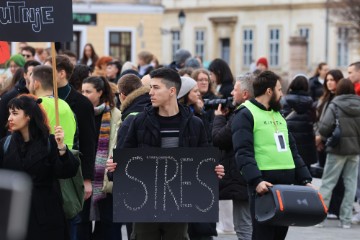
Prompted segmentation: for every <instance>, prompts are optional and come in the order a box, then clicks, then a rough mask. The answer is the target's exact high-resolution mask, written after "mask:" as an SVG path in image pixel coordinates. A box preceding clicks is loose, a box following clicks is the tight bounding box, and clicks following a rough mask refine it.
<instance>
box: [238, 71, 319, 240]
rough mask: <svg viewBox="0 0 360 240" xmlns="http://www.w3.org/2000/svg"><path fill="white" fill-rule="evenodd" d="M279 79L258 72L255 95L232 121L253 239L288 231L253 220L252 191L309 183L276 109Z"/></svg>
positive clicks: (275, 236)
mask: <svg viewBox="0 0 360 240" xmlns="http://www.w3.org/2000/svg"><path fill="white" fill-rule="evenodd" d="M279 80H280V77H279V76H277V75H276V74H275V73H273V72H270V71H265V72H262V73H261V74H260V75H259V76H258V77H257V78H256V79H255V80H254V83H253V87H254V96H255V98H254V99H251V100H248V101H246V102H245V103H243V104H242V105H241V107H240V109H239V111H238V112H237V113H236V115H235V118H234V120H233V123H232V139H233V144H234V151H235V160H236V163H237V165H238V168H239V170H240V171H241V173H242V175H243V177H244V178H245V180H246V182H247V184H248V186H249V193H250V194H251V195H250V210H251V217H252V221H253V235H252V239H253V240H258V239H259V240H267V239H269V240H280V239H285V237H286V234H287V231H288V227H278V226H269V225H265V224H259V223H257V221H256V220H255V211H254V201H255V196H256V194H260V195H262V194H265V193H266V192H268V191H269V190H268V187H271V186H272V185H273V184H303V185H309V186H312V185H311V180H312V179H311V176H310V173H309V171H308V169H307V167H306V165H305V163H304V162H303V160H302V158H301V157H300V155H299V154H298V151H297V149H296V144H295V141H294V139H293V138H292V136H291V134H290V133H289V132H288V129H287V125H286V121H285V119H284V118H283V117H282V115H281V114H280V113H279V110H280V108H281V105H280V99H281V96H282V91H281V84H280V81H279Z"/></svg>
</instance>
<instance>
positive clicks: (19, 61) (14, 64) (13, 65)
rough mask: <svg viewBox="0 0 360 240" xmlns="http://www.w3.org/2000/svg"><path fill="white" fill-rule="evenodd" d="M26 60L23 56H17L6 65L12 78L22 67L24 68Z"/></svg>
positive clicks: (13, 56) (12, 57)
mask: <svg viewBox="0 0 360 240" xmlns="http://www.w3.org/2000/svg"><path fill="white" fill-rule="evenodd" d="M25 62H26V61H25V58H24V57H23V56H22V55H21V54H15V55H12V56H11V57H10V59H9V60H8V61H7V62H6V63H5V66H6V68H8V69H10V73H11V76H13V75H14V74H15V72H16V70H18V69H19V68H20V67H24V65H25Z"/></svg>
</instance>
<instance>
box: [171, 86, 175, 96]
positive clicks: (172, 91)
mask: <svg viewBox="0 0 360 240" xmlns="http://www.w3.org/2000/svg"><path fill="white" fill-rule="evenodd" d="M174 95H175V96H176V88H175V87H171V88H170V96H174Z"/></svg>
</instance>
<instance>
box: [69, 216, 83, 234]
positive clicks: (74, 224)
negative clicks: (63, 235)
mask: <svg viewBox="0 0 360 240" xmlns="http://www.w3.org/2000/svg"><path fill="white" fill-rule="evenodd" d="M80 220H81V218H80V215H79V214H78V215H76V216H75V217H74V218H72V219H70V220H68V222H69V226H70V240H77V239H78V238H77V224H78V223H80Z"/></svg>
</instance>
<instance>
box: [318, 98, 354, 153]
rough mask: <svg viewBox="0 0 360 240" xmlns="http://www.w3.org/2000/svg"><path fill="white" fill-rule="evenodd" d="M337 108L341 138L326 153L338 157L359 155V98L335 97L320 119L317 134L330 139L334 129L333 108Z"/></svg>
mask: <svg viewBox="0 0 360 240" xmlns="http://www.w3.org/2000/svg"><path fill="white" fill-rule="evenodd" d="M335 105H336V106H337V109H338V114H339V122H340V129H341V138H340V142H339V144H338V145H336V146H335V147H333V148H332V147H327V148H326V152H328V153H333V154H338V155H356V154H360V124H359V123H360V97H359V96H357V95H354V94H345V95H340V96H336V97H335V98H334V99H333V100H332V101H331V103H330V104H329V106H328V108H327V109H326V111H325V113H324V114H323V115H322V116H321V118H320V124H319V133H320V134H321V136H323V137H326V138H327V137H330V136H331V134H332V132H333V130H334V128H335V107H336V106H335Z"/></svg>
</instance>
